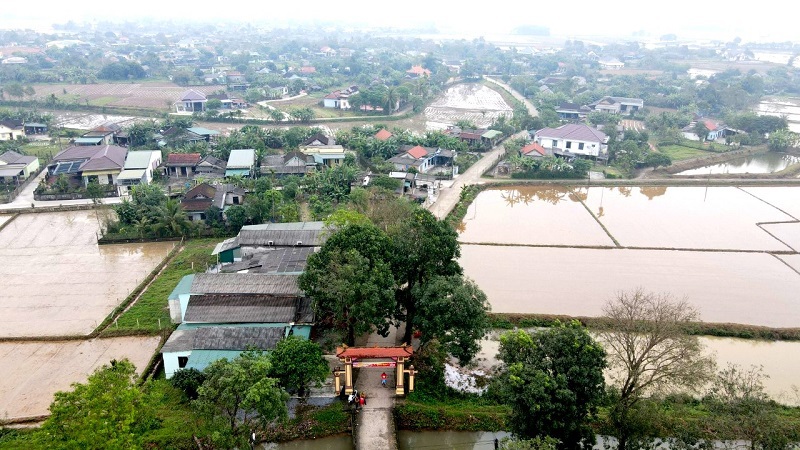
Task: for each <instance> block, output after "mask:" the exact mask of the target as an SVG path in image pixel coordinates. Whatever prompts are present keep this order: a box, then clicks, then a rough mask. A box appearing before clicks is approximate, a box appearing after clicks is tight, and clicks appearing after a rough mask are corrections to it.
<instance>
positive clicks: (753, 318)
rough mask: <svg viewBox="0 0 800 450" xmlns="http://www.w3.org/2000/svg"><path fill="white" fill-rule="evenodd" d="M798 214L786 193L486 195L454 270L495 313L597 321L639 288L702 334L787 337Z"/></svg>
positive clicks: (796, 284)
mask: <svg viewBox="0 0 800 450" xmlns="http://www.w3.org/2000/svg"><path fill="white" fill-rule="evenodd" d="M798 209H800V188H797V187H770V188H746V189H738V188H734V187H717V188H708V189H706V188H702V187H641V188H639V187H634V188H606V187H591V188H585V187H584V188H572V189H568V188H553V187H536V186H527V187H520V188H512V187H509V188H503V189H489V190H486V191H484V192H482V193H481V194H479V195H478V197H477V198H476V200H475V202H474V203H473V205H471V206H470V208H469V209H468V210H467V213H466V215H465V218H464V220H463V223H462V224H461V227H460V229H461V235H460V238H459V239H460V241H461V242H462V244H463V245H462V252H461V253H462V256H461V264H462V266H463V267H464V271H465V274H466V275H467V276H469V277H471V278H473V279H474V280H475V281H476V282H477V283H478V285H479V286H480V287H481V288H482V289H483V290H484V292H486V294H487V296H488V298H489V302H490V303H491V305H492V310H493V311H494V312H499V313H539V314H566V315H573V316H598V315H600V314H601V313H602V312H601V308H602V305H603V304H604V303H605V302H606V301H607V300H609V299H611V298H612V297H613V296H614V295H615V293H617V292H619V291H621V290H630V289H634V288H637V287H643V288H645V289H647V290H651V291H666V292H670V293H672V294H673V295H675V296H676V297H679V298H680V297H684V296H685V297H687V298H688V300H689V301H690V302H691V303H692V304H694V305H695V306H696V307H697V308H698V309H699V311H700V313H701V317H702V320H704V321H706V322H716V323H741V324H748V325H760V326H769V327H797V326H798V324H800V294H798V293H800V274H799V273H798V272H797V271H796V270H797V268H798V266H800V261H798V255H797V251H796V248H795V244H796V243H797V242H798V241H800V224H798V222H797V219H796V217H797V215H796V214H797V212H800V211H798ZM761 222H779V223H773V224H766V225H764V224H762V227H764V228H761V227H759V226H758V225H757V224H760V223H761ZM601 224H602V227H601ZM603 228H605V231H604V230H603ZM767 231H769V233H768V232H767ZM606 232H607V233H606ZM770 233H772V234H770ZM609 235H610V236H613V237H614V238H615V239H616V240H617V242H619V244H620V246H621V247H625V248H615V247H614V244H613V241H611V239H610V237H609ZM604 236H605V238H604ZM776 238H777V239H776ZM566 246H572V247H566ZM676 249H680V250H676ZM793 268H794V270H793Z"/></svg>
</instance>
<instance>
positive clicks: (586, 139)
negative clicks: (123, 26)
mask: <svg viewBox="0 0 800 450" xmlns="http://www.w3.org/2000/svg"><path fill="white" fill-rule="evenodd" d="M533 140H534V141H535V142H536V143H537V144H539V145H541V146H542V147H544V148H546V149H550V150H551V151H552V152H553V154H555V155H560V156H567V157H573V156H590V157H594V158H601V159H603V158H606V157H607V155H608V136H606V134H605V133H603V132H602V131H600V130H598V129H596V128H592V127H590V126H588V125H583V124H567V125H562V126H560V127H558V128H542V129H541V130H539V131H537V132H536V133H535V134H534V136H533Z"/></svg>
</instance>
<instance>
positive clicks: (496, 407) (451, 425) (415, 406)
mask: <svg viewBox="0 0 800 450" xmlns="http://www.w3.org/2000/svg"><path fill="white" fill-rule="evenodd" d="M510 414H511V408H509V407H508V406H506V405H500V404H497V403H494V402H492V401H490V400H488V399H484V398H482V397H479V396H477V395H460V394H455V393H450V394H449V395H447V394H445V395H442V393H436V394H433V393H428V392H426V389H425V388H424V387H423V386H422V384H420V385H419V389H418V390H417V391H415V392H412V393H410V394H408V396H407V397H406V398H405V399H404V400H402V401H398V402H397V403H396V404H395V408H394V419H395V423H396V424H397V427H398V429H401V430H415V431H418V430H456V431H502V430H506V429H507V428H508V425H507V424H508V416H509V415H510Z"/></svg>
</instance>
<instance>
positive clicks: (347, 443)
mask: <svg viewBox="0 0 800 450" xmlns="http://www.w3.org/2000/svg"><path fill="white" fill-rule="evenodd" d="M258 448H260V449H262V450H353V449H355V446H354V445H353V438H352V437H350V436H331V437H326V438H322V439H308V440H302V441H291V442H283V443H280V444H262V445H260V446H259V447H258Z"/></svg>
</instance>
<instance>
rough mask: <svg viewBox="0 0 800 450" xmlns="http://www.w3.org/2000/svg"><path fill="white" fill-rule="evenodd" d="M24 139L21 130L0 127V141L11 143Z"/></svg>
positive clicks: (23, 133)
mask: <svg viewBox="0 0 800 450" xmlns="http://www.w3.org/2000/svg"><path fill="white" fill-rule="evenodd" d="M24 137H25V132H24V131H23V130H14V129H11V128H7V127H0V141H12V140H16V139H22V138H24Z"/></svg>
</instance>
